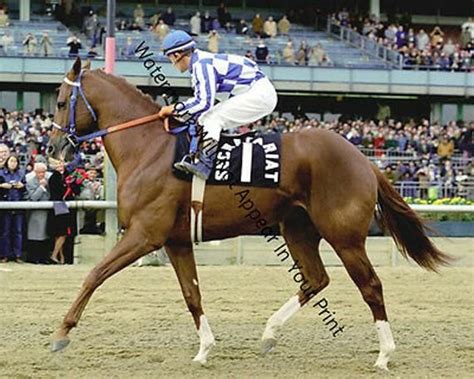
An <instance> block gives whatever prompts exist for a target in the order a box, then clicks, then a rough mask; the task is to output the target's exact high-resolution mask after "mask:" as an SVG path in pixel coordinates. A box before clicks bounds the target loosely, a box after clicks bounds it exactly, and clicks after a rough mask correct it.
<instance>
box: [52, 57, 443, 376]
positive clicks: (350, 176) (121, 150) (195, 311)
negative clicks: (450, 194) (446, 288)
mask: <svg viewBox="0 0 474 379" xmlns="http://www.w3.org/2000/svg"><path fill="white" fill-rule="evenodd" d="M74 91H76V92H74ZM73 92H74V97H77V98H76V99H71V94H72V93H73ZM159 109H160V106H159V105H157V104H156V103H155V102H154V101H153V100H152V99H151V98H150V97H149V96H146V95H144V94H143V93H141V92H140V91H139V90H138V89H136V87H134V86H133V85H131V84H129V83H127V82H126V81H125V80H124V79H123V78H119V77H116V76H113V75H110V74H106V73H105V72H104V71H102V70H90V69H89V67H85V68H82V69H81V61H80V59H77V60H76V62H75V63H74V65H73V68H72V69H71V70H70V71H69V72H68V73H67V75H66V78H65V79H64V82H63V83H62V85H61V87H60V89H59V95H58V103H57V109H56V114H55V116H54V121H55V124H56V126H57V127H58V125H59V126H60V127H61V128H62V129H61V130H55V131H53V132H52V135H51V139H50V143H49V146H48V154H49V156H50V158H54V159H66V160H70V159H71V155H72V152H73V149H72V148H71V147H72V142H71V135H75V136H83V135H84V134H87V133H92V132H94V131H98V130H106V128H109V127H111V126H113V125H117V124H120V123H124V122H128V121H130V120H134V119H138V118H142V117H144V116H147V115H152V114H156V113H157V112H158V111H159ZM71 115H72V117H71ZM95 119H96V121H97V122H95ZM175 141H176V137H175V136H174V135H171V134H169V133H168V132H167V131H166V130H165V129H164V126H163V121H161V120H156V121H152V122H147V123H144V124H142V125H140V126H137V127H134V128H129V129H126V130H123V131H121V132H118V133H114V134H109V135H107V136H106V137H105V138H104V144H105V149H106V151H107V154H108V156H109V157H110V159H111V162H112V164H113V166H114V168H115V170H116V171H117V178H118V218H119V221H120V224H121V225H122V226H123V227H124V228H125V230H126V231H125V234H124V236H123V238H122V239H121V240H120V241H119V242H118V243H117V244H116V245H115V247H114V248H113V249H112V250H111V251H110V252H109V253H108V255H106V256H105V257H104V258H103V259H102V261H101V262H100V263H98V264H97V265H96V266H95V267H94V268H93V269H92V270H91V272H90V273H89V275H88V276H87V278H86V279H85V281H84V283H83V286H82V288H81V290H80V292H79V295H78V296H77V298H76V300H75V301H74V303H73V304H72V306H71V308H70V309H69V311H68V312H67V314H66V315H65V317H64V319H63V321H62V323H61V325H60V327H59V328H58V330H57V331H56V333H55V335H54V339H53V344H52V350H53V351H57V350H61V349H63V348H64V347H65V346H67V344H68V343H69V337H68V334H69V332H70V330H71V329H72V328H74V327H75V326H76V325H77V323H78V322H79V319H80V317H81V315H82V313H83V311H84V309H85V307H86V305H87V303H88V301H89V299H90V297H91V296H92V294H93V293H94V291H95V290H96V289H97V288H98V287H99V286H100V285H101V284H102V283H103V282H104V281H105V280H106V279H107V278H109V277H111V276H112V275H113V274H115V273H117V272H119V271H120V270H122V269H123V268H125V267H127V266H128V265H130V264H131V263H133V262H135V261H136V260H137V259H139V258H140V257H142V256H144V255H145V254H148V253H150V252H151V251H153V250H157V249H159V248H161V247H162V246H164V247H165V249H166V252H167V254H168V256H169V258H170V261H171V264H172V266H173V268H174V269H175V271H176V275H177V277H178V280H179V283H180V286H181V289H182V292H183V296H184V299H185V301H186V304H187V306H188V308H189V311H190V312H191V314H192V317H193V319H194V322H195V324H196V328H197V331H198V334H199V337H200V349H199V352H198V353H197V355H196V356H195V358H194V361H197V362H201V363H205V362H206V360H207V356H208V354H209V351H210V349H211V347H212V346H213V345H214V336H213V334H212V332H211V329H210V326H209V323H208V321H207V319H206V316H205V315H204V311H203V308H202V305H201V295H200V291H199V281H198V275H197V272H196V264H195V260H194V256H193V247H192V243H191V239H190V226H189V210H190V197H191V195H190V192H191V185H190V183H189V182H186V181H182V180H179V179H177V178H176V177H175V176H174V175H173V173H172V169H171V167H172V162H173V157H174V149H175ZM281 151H282V152H281V179H280V184H279V186H278V188H253V189H252V193H253V197H252V201H253V202H254V203H255V204H257V205H258V209H259V211H260V212H261V214H262V215H263V216H264V218H265V220H266V221H267V222H268V225H279V228H280V231H281V233H282V235H283V237H284V239H285V242H286V243H287V246H288V248H289V250H290V252H291V256H292V258H293V259H294V260H295V261H296V260H297V261H298V265H299V266H301V273H302V274H303V275H304V277H305V278H306V279H307V280H308V283H309V284H310V286H311V287H310V288H311V290H310V291H307V290H305V291H302V290H299V291H298V292H297V293H296V295H294V296H293V297H291V298H290V299H289V300H288V301H287V302H286V303H285V304H284V305H283V306H282V307H281V308H280V310H278V311H277V312H276V313H275V314H274V315H272V316H271V317H270V319H269V320H268V322H267V325H266V328H265V331H264V333H263V337H262V340H263V344H262V347H263V350H264V352H268V351H270V350H271V349H272V348H273V347H274V346H275V344H276V334H277V331H278V329H279V328H280V327H281V326H282V325H283V324H284V323H285V322H286V321H287V320H288V319H289V318H290V317H291V316H293V315H294V314H295V313H296V312H297V311H298V310H299V309H300V308H301V307H302V306H303V305H305V304H306V303H307V302H308V301H309V300H310V298H311V297H312V296H314V295H315V294H317V293H318V292H320V291H321V290H322V289H323V288H325V287H326V286H327V285H328V284H329V277H328V275H327V273H326V270H325V268H324V266H323V263H322V261H321V257H320V254H319V250H318V248H319V243H320V241H321V239H323V238H324V239H325V240H326V241H327V242H328V243H329V244H330V245H331V246H332V247H333V248H334V250H335V251H336V253H337V255H338V256H339V258H340V259H341V261H342V263H343V264H344V266H345V268H346V270H347V271H348V273H349V275H350V277H351V278H352V280H353V281H354V283H355V284H356V285H357V287H358V288H359V290H360V292H361V294H362V297H363V299H364V300H365V302H366V303H367V304H368V306H369V307H370V309H371V311H372V314H373V318H374V322H375V326H376V330H377V333H378V337H379V340H380V353H379V356H378V359H377V361H376V364H375V365H376V366H377V367H380V368H383V369H387V362H388V360H389V356H390V354H391V353H392V352H393V351H394V349H395V344H394V342H393V338H392V334H391V331H390V326H389V323H388V321H387V314H386V311H385V305H384V300H383V295H382V284H381V282H380V280H379V278H378V277H377V275H376V273H375V271H374V268H373V267H372V264H371V263H370V261H369V259H368V258H367V253H366V250H365V240H366V237H367V233H368V229H369V225H370V222H371V219H372V217H373V215H374V212H375V209H376V205H377V204H378V205H379V208H380V213H381V216H382V219H383V221H384V224H385V226H386V227H387V228H388V230H389V231H390V233H391V235H392V236H393V238H394V239H395V241H396V242H397V245H398V246H399V249H400V251H401V252H402V254H403V255H404V256H409V257H411V258H412V259H413V260H414V261H415V262H417V263H418V264H419V265H420V266H422V267H424V268H426V269H428V270H433V271H434V270H436V268H437V267H438V266H439V265H440V264H447V263H448V261H449V258H450V257H449V256H448V255H446V254H444V253H442V252H441V251H439V250H438V249H437V248H436V247H435V246H434V245H433V244H432V243H431V241H430V240H429V239H428V238H427V236H426V234H425V229H424V225H423V222H422V221H421V219H420V218H419V217H418V216H417V215H416V213H415V212H414V211H413V210H412V209H411V208H410V207H409V206H408V205H407V204H406V203H405V202H404V201H403V199H402V198H401V197H400V195H399V194H398V193H397V192H396V191H395V190H394V189H393V187H392V186H391V185H390V184H389V182H388V181H387V180H386V179H385V178H384V176H383V175H382V174H381V173H380V171H379V170H378V169H377V168H376V167H375V166H373V165H372V164H371V163H370V162H369V161H368V159H367V158H366V157H365V156H364V155H363V154H361V153H360V152H359V151H358V150H357V148H355V147H354V146H353V145H352V144H351V143H349V142H347V141H346V140H344V139H343V138H342V137H341V136H339V135H337V134H336V133H333V132H330V131H325V130H320V129H312V130H304V131H301V132H297V133H287V134H284V135H282V147H281ZM234 189H239V187H236V186H234ZM243 189H244V188H243V187H242V190H243ZM203 212H204V213H203V238H204V240H206V241H210V240H220V239H224V238H229V237H234V236H239V235H249V234H256V229H255V224H254V223H249V222H248V219H245V218H244V217H243V216H242V209H239V208H238V207H237V206H236V199H235V191H231V190H229V188H228V187H227V186H213V185H209V186H208V187H207V189H206V193H205V199H204V210H203Z"/></svg>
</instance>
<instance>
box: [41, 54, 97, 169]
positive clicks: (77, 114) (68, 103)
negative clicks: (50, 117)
mask: <svg viewBox="0 0 474 379" xmlns="http://www.w3.org/2000/svg"><path fill="white" fill-rule="evenodd" d="M89 69H90V62H89V61H87V62H86V63H85V65H84V66H83V67H81V59H80V58H79V57H78V58H77V59H76V61H75V62H74V64H73V66H72V68H71V70H70V71H69V72H68V73H67V74H66V76H65V78H64V79H63V82H62V83H61V86H60V87H59V88H58V97H57V103H56V110H55V113H54V122H53V126H54V130H53V131H52V133H51V136H50V140H49V142H48V147H47V155H48V158H50V160H51V159H52V160H63V161H71V160H72V159H73V157H74V153H75V151H76V149H77V147H78V140H77V138H78V137H79V136H81V135H84V134H86V133H89V132H91V131H93V130H95V129H96V127H97V125H96V122H97V115H96V112H95V111H94V108H93V106H92V105H91V104H90V103H89V101H88V100H87V99H90V98H91V96H92V90H91V89H90V87H89V86H88V85H87V83H88V81H90V80H91V79H92V77H91V76H90V73H91V72H90V71H89Z"/></svg>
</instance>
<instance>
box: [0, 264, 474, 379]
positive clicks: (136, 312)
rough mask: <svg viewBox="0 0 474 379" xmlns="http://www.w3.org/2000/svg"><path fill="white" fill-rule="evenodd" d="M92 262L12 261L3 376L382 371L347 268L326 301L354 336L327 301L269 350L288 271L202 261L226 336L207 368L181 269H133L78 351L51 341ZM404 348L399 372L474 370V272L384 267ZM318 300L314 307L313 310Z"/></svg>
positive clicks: (333, 272) (104, 291) (102, 298)
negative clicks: (325, 314)
mask: <svg viewBox="0 0 474 379" xmlns="http://www.w3.org/2000/svg"><path fill="white" fill-rule="evenodd" d="M89 269H90V266H87V265H76V266H62V267H58V266H34V265H29V264H23V265H20V264H14V263H10V264H4V265H1V266H0V299H1V309H2V312H1V317H0V336H1V337H2V338H1V339H0V377H2V378H5V377H8V378H11V377H14V378H56V377H61V378H63V377H68V378H105V377H107V378H120V377H123V378H127V377H130V375H131V374H132V373H133V377H136V378H144V377H149V378H152V377H154V378H155V377H179V378H182V377H206V378H208V377H216V378H218V377H272V378H274V377H308V378H310V377H311V378H315V377H318V378H324V377H331V378H332V377H347V375H348V373H349V372H350V373H351V374H350V376H351V377H381V375H380V372H377V371H376V370H375V369H374V368H373V367H372V365H373V364H374V362H375V359H376V357H377V352H378V341H377V336H376V333H375V330H374V326H373V323H372V320H371V314H370V311H369V308H368V307H367V305H366V304H365V303H363V301H362V299H361V297H360V295H359V293H358V291H357V290H356V287H355V286H354V285H353V283H352V282H351V281H350V279H349V277H348V275H347V273H346V272H345V270H344V269H343V268H342V267H330V268H328V272H329V275H330V277H331V280H332V281H331V283H330V285H329V287H328V288H327V289H326V290H325V291H323V292H322V293H321V294H320V295H318V296H317V297H316V300H318V299H321V298H323V297H324V298H325V299H326V300H327V302H328V308H329V309H330V310H331V311H332V312H335V315H334V317H335V318H336V319H337V321H338V323H339V324H340V325H343V326H344V332H343V333H342V334H338V335H337V336H336V337H333V335H332V333H331V332H330V331H329V330H328V327H327V326H325V325H324V322H323V321H322V319H321V316H318V312H317V310H316V308H313V307H306V308H304V309H303V310H302V311H301V312H300V313H299V314H297V315H296V317H295V318H294V319H292V320H291V321H290V322H288V323H287V324H286V325H285V327H284V328H283V330H282V333H281V338H280V340H279V344H278V345H277V348H276V349H275V351H273V352H272V353H270V354H269V355H268V356H266V357H262V356H261V355H260V337H261V333H262V331H263V328H264V325H265V323H266V320H267V318H268V317H269V316H270V315H271V314H272V312H274V311H275V310H277V309H278V308H279V307H280V306H281V305H282V304H283V303H284V302H285V301H286V300H287V299H288V298H289V297H290V296H291V295H293V294H294V293H295V291H296V288H297V285H296V284H295V283H294V282H293V279H292V276H291V275H290V273H288V267H262V266H220V267H216V266H213V267H212V266H201V267H199V273H200V282H201V290H202V293H203V302H204V307H205V311H206V313H207V316H208V318H209V322H210V325H211V327H212V328H213V331H214V334H215V336H216V339H217V344H216V347H215V348H214V350H213V351H212V352H211V354H210V357H209V363H208V366H207V367H199V366H195V365H194V364H192V363H191V360H192V358H193V356H194V354H195V353H196V352H197V350H198V346H199V340H198V337H197V334H196V332H195V330H194V325H193V322H192V318H191V316H190V314H189V313H188V311H187V309H186V306H185V304H184V301H183V299H182V296H181V292H180V289H179V286H178V283H177V281H176V278H175V275H174V272H173V270H172V268H171V267H169V266H167V267H132V268H128V269H126V270H125V271H124V272H122V273H120V274H118V275H117V276H115V277H113V278H112V279H110V280H109V281H108V282H106V283H105V284H104V285H103V286H102V287H101V288H100V289H99V290H98V292H97V293H96V295H95V296H94V297H93V298H92V301H91V303H90V305H89V307H88V308H87V309H86V311H85V314H84V317H83V319H82V320H81V323H80V324H79V327H78V328H77V329H75V330H74V331H73V332H72V333H71V339H72V342H71V344H70V346H69V347H68V348H67V349H66V350H65V351H64V352H61V353H55V354H52V353H50V351H49V342H50V337H51V334H52V332H53V330H54V329H55V327H56V326H57V325H58V324H59V322H60V320H61V318H62V316H63V315H64V314H65V312H66V310H67V309H68V307H69V306H70V304H71V302H72V300H73V298H74V297H75V296H76V294H77V291H78V289H79V287H80V285H81V282H82V279H83V278H84V277H85V275H86V274H87V272H88V271H89ZM377 272H378V274H379V276H380V277H381V279H382V283H383V285H384V294H385V302H386V305H387V309H388V312H389V317H390V321H391V323H392V330H393V334H394V338H395V342H396V344H397V351H396V353H395V355H394V357H393V361H392V362H391V363H389V368H390V370H391V371H390V374H388V375H384V376H388V377H394V378H395V377H402V378H406V377H417V378H426V377H432V378H437V377H438V378H439V377H453V378H454V377H456V378H467V377H471V375H472V373H473V372H474V338H473V337H474V336H473V316H472V315H473V314H474V306H473V302H474V300H473V299H474V296H473V295H474V293H473V292H474V289H473V274H474V269H473V268H472V267H469V268H461V267H455V268H446V269H442V271H441V273H440V274H433V273H428V272H425V271H423V270H421V269H419V268H413V267H379V268H377ZM314 302H315V301H312V302H311V305H312V304H313V303H314Z"/></svg>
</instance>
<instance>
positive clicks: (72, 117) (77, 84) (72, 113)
mask: <svg viewBox="0 0 474 379" xmlns="http://www.w3.org/2000/svg"><path fill="white" fill-rule="evenodd" d="M83 73H84V70H81V72H80V73H79V75H78V76H77V78H76V79H75V80H74V81H72V80H70V79H69V78H67V77H66V78H64V79H63V81H64V82H65V83H66V84H68V85H70V86H72V93H71V97H70V100H69V117H68V119H69V122H68V125H67V126H66V127H61V126H60V125H58V124H56V123H54V122H53V127H55V128H56V129H59V130H61V131H62V132H63V133H65V134H66V136H67V137H66V139H67V140H68V142H69V143H70V144H71V145H72V146H73V147H74V148H75V149H76V148H77V147H78V142H80V141H81V140H86V139H89V138H84V137H87V136H84V137H82V138H81V137H78V136H77V134H76V106H77V100H78V94H79V95H80V96H81V97H82V100H83V101H84V104H85V106H86V108H87V110H88V111H89V113H90V115H91V116H92V120H93V121H94V123H97V121H98V118H97V114H96V112H95V111H94V109H93V108H92V106H91V105H90V103H89V101H88V100H87V97H86V95H85V93H84V90H83V88H82V85H81V80H82V75H83Z"/></svg>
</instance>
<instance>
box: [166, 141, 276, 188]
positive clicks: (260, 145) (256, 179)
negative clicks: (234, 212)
mask: <svg viewBox="0 0 474 379" xmlns="http://www.w3.org/2000/svg"><path fill="white" fill-rule="evenodd" d="M188 151H189V140H188V138H187V136H186V133H181V134H179V135H178V140H177V142H176V153H175V159H174V162H178V161H179V160H181V158H182V157H183V155H184V154H186V153H187V152H188ZM280 151H281V137H280V135H279V134H277V133H269V134H257V133H254V132H251V133H246V134H242V135H235V136H233V135H225V134H223V135H222V136H221V140H220V142H219V150H218V152H217V157H216V163H215V165H214V168H213V170H212V173H211V176H210V177H209V179H208V181H207V183H208V184H217V185H227V184H231V183H234V184H237V185H241V186H252V187H277V186H278V184H279V182H280ZM173 172H174V174H175V175H176V177H178V178H180V179H183V180H191V179H192V176H191V175H189V174H185V173H183V172H182V171H179V170H176V169H173Z"/></svg>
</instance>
